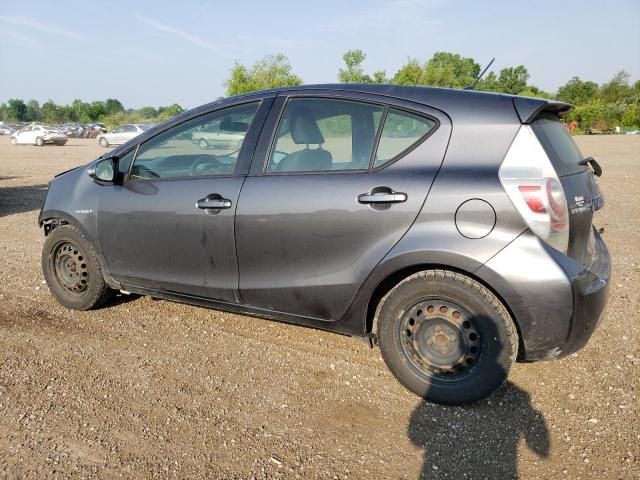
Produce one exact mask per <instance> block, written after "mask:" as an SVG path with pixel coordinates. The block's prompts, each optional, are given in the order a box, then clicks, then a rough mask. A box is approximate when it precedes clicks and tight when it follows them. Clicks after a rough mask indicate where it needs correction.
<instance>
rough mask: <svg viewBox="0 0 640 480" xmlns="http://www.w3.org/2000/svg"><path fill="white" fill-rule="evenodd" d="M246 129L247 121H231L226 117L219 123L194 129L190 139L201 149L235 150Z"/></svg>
mask: <svg viewBox="0 0 640 480" xmlns="http://www.w3.org/2000/svg"><path fill="white" fill-rule="evenodd" d="M248 129H249V124H248V123H246V122H238V121H233V120H232V119H231V118H230V117H228V118H225V119H223V120H222V121H221V122H219V123H218V122H216V123H212V124H209V125H205V126H203V127H202V128H200V129H196V130H195V131H194V132H193V133H192V134H191V141H192V142H193V143H197V144H198V145H199V146H200V148H202V149H207V148H219V149H225V150H236V149H240V147H241V146H242V141H243V140H244V137H245V136H246V135H247V130H248Z"/></svg>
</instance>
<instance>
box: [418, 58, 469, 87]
mask: <svg viewBox="0 0 640 480" xmlns="http://www.w3.org/2000/svg"><path fill="white" fill-rule="evenodd" d="M479 74H480V65H479V64H478V63H477V62H476V61H475V60H474V59H473V58H469V57H462V56H460V55H459V54H457V53H449V52H436V53H435V54H434V55H433V57H431V58H430V59H429V61H428V62H427V64H426V65H425V67H424V77H423V84H424V85H431V86H434V87H447V88H464V87H467V86H469V85H471V84H472V83H473V82H474V81H475V79H476V78H477V77H478V75H479Z"/></svg>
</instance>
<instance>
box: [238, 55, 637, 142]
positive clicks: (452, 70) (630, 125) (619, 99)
mask: <svg viewBox="0 0 640 480" xmlns="http://www.w3.org/2000/svg"><path fill="white" fill-rule="evenodd" d="M342 59H343V61H344V65H343V67H342V68H340V69H339V71H338V81H339V82H341V83H389V84H395V85H421V86H432V87H443V88H465V87H468V86H470V85H472V84H473V83H474V81H475V80H476V78H477V77H478V75H480V71H481V66H480V64H479V63H478V62H476V61H475V60H474V59H473V58H470V57H463V56H461V55H459V54H455V53H449V52H437V53H435V54H434V55H433V56H432V57H431V58H429V59H427V60H426V61H420V60H418V59H416V58H409V59H407V62H406V63H405V64H404V65H402V66H401V67H400V68H399V69H398V71H397V72H395V74H393V75H387V72H386V71H384V70H375V71H373V72H372V73H371V74H369V73H366V72H365V71H364V68H363V63H364V61H365V59H366V54H365V53H364V52H363V51H362V50H348V51H347V52H346V53H345V54H344V55H343V56H342ZM529 78H530V75H529V71H528V70H527V68H526V67H525V66H524V65H516V66H512V67H506V68H503V69H501V70H500V71H499V72H497V73H496V72H494V71H490V72H488V73H487V74H486V75H485V76H484V77H483V78H482V79H481V80H480V81H479V82H478V84H477V86H476V88H475V89H476V90H482V91H488V92H498V93H508V94H512V95H525V96H530V97H541V98H549V99H555V100H560V101H563V102H567V103H571V104H573V105H575V106H576V108H575V109H574V110H573V111H572V112H571V113H570V114H569V115H567V116H566V117H565V119H566V121H567V122H572V121H574V120H575V122H576V123H577V128H576V130H575V133H581V132H584V131H585V130H587V129H589V128H597V129H601V130H606V129H610V128H613V127H615V126H620V127H622V128H623V129H633V130H635V129H638V128H640V80H639V81H636V82H635V83H633V84H631V83H630V76H629V74H628V73H627V72H625V71H624V70H621V71H619V72H618V73H616V74H615V75H614V76H613V78H611V80H609V81H608V82H605V83H603V84H602V85H598V84H597V83H595V82H592V81H588V80H586V81H585V80H582V79H580V78H579V77H573V78H571V79H570V80H569V81H568V82H567V83H565V84H564V85H562V86H561V87H560V88H559V89H558V91H557V92H545V91H544V90H542V89H540V88H538V87H536V86H535V85H533V84H531V83H530V82H529ZM300 84H302V79H301V78H300V77H299V76H298V75H296V74H295V73H293V69H292V67H291V65H290V63H289V61H288V59H287V58H286V57H285V56H284V55H275V56H266V57H265V58H263V59H262V60H260V61H258V62H256V63H255V64H254V65H253V66H251V67H247V66H245V65H242V64H239V63H236V64H235V65H234V66H233V67H232V69H231V74H230V77H229V80H228V81H227V82H226V84H225V85H226V88H227V95H237V94H240V93H247V92H251V91H255V90H262V89H267V88H276V87H280V86H291V85H300Z"/></svg>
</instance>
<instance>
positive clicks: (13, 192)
mask: <svg viewBox="0 0 640 480" xmlns="http://www.w3.org/2000/svg"><path fill="white" fill-rule="evenodd" d="M46 195H47V186H46V185H28V186H20V187H2V186H0V217H5V216H7V215H13V214H14V213H23V212H30V211H32V210H38V209H40V207H41V206H42V202H44V198H45V197H46Z"/></svg>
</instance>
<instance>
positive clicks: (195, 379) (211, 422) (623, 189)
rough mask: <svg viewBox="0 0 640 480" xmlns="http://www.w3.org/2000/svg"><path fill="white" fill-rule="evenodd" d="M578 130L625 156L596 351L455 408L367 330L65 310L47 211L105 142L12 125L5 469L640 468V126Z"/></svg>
mask: <svg viewBox="0 0 640 480" xmlns="http://www.w3.org/2000/svg"><path fill="white" fill-rule="evenodd" d="M577 141H578V143H579V144H580V147H581V148H582V150H583V153H585V155H594V156H596V157H598V158H599V160H600V162H601V164H602V166H603V168H604V170H605V175H604V176H603V177H602V180H601V185H602V189H603V191H604V194H605V197H606V201H607V205H606V208H605V210H604V211H602V212H601V213H599V214H598V215H597V217H596V224H597V226H598V227H604V228H605V230H606V232H605V239H606V241H607V243H608V245H609V248H610V250H611V252H612V255H613V257H614V261H615V268H614V279H613V282H614V284H613V289H612V292H611V299H610V304H609V307H608V312H607V316H606V318H605V319H604V321H603V322H602V324H601V326H600V327H599V329H598V330H597V332H596V333H595V334H594V336H593V338H592V339H591V341H590V343H589V344H588V345H587V346H586V347H585V348H584V349H583V350H581V351H580V352H578V353H577V354H574V355H571V356H570V357H568V358H565V359H562V360H559V361H553V362H543V363H535V364H518V365H516V367H515V368H514V369H513V370H512V372H511V375H510V379H509V382H508V383H507V384H506V386H505V387H504V388H502V389H501V390H500V391H499V392H498V393H497V394H495V395H494V396H493V397H491V398H490V399H489V400H486V401H484V402H481V403H479V404H477V405H474V406H470V407H464V408H461V407H456V408H451V407H441V406H437V405H433V404H428V403H425V402H422V401H421V400H420V399H418V398H417V397H415V396H414V395H413V394H411V393H409V392H408V391H406V390H405V389H404V388H403V387H401V386H400V385H399V384H398V383H396V381H395V380H394V379H393V377H392V376H391V374H390V373H389V372H388V371H387V369H386V367H385V365H384V363H383V361H382V359H381V357H380V353H379V351H378V350H377V349H376V350H372V351H369V350H368V348H367V347H366V345H364V344H363V343H361V342H358V341H356V340H353V339H350V338H346V337H341V336H338V335H333V334H328V333H323V332H319V331H315V330H311V329H306V328H303V327H296V326H289V325H284V324H279V323H275V322H269V321H266V320H259V319H254V318H250V317H245V316H241V315H233V314H228V313H223V312H218V311H214V310H207V309H204V308H197V307H191V306H187V305H180V304H175V303H170V302H165V301H154V300H152V299H151V298H129V297H122V298H118V300H117V301H116V302H114V303H112V304H110V305H109V306H107V307H106V308H103V309H101V310H97V311H92V312H74V311H70V310H66V309H64V308H63V307H61V306H60V305H58V304H57V303H56V302H55V301H54V300H53V298H52V297H51V295H50V294H49V291H48V289H47V287H46V285H44V284H43V283H44V282H43V277H42V273H41V270H40V249H41V247H42V243H43V236H42V233H41V232H40V231H39V230H38V228H37V225H36V218H37V214H38V209H39V207H40V204H41V202H42V199H43V198H44V195H45V193H46V185H47V182H48V180H49V179H50V178H51V176H52V175H53V174H55V173H57V172H59V171H62V170H65V169H68V168H70V167H72V166H74V165H77V164H80V163H84V162H86V161H88V160H90V159H92V158H95V157H96V156H97V155H98V154H100V153H102V152H104V150H102V149H100V148H99V147H97V145H96V144H95V142H94V141H92V140H71V141H70V142H69V144H68V145H67V146H66V147H53V146H51V147H49V146H47V147H42V148H38V147H28V146H24V147H12V146H11V145H10V144H9V139H8V138H7V137H0V252H1V254H2V259H3V262H2V265H1V266H0V280H1V281H0V477H6V478H22V477H28V478H46V477H59V478H66V477H76V478H78V477H79V478H85V477H100V478H110V477H120V476H124V477H130V478H131V477H132V478H152V477H180V478H184V477H207V478H221V477H224V478H254V477H255V478H281V477H282V478H330V479H333V478H339V479H342V478H418V477H420V475H421V474H422V475H423V476H424V477H425V478H490V479H496V478H514V477H517V476H519V477H520V478H536V479H538V478H553V479H558V478H560V479H562V478H571V479H577V478H582V479H587V478H640V460H639V456H640V451H639V450H640V449H639V445H640V416H639V414H638V394H639V391H640V389H639V383H640V349H639V348H638V345H639V344H640V335H639V333H640V327H639V325H638V322H639V320H640V313H638V312H639V307H640V305H639V304H638V298H639V296H640V294H639V293H638V285H639V284H640V255H639V254H640V208H639V207H638V205H639V203H640V177H639V175H640V137H632V136H626V137H622V136H619V137H612V136H611V137H609V136H603V137H582V138H578V139H577Z"/></svg>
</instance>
